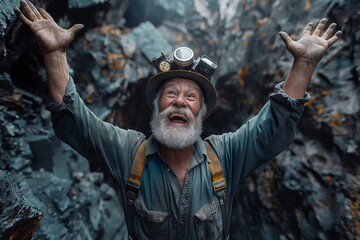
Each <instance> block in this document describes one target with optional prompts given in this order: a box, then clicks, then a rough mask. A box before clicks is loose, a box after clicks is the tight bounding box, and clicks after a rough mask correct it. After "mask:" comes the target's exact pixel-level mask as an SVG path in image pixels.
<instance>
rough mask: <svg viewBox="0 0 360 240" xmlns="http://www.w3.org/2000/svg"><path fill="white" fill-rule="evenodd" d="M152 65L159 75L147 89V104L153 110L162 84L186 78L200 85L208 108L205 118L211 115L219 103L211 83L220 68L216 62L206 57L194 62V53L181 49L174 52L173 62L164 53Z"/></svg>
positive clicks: (151, 81)
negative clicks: (174, 79)
mask: <svg viewBox="0 0 360 240" xmlns="http://www.w3.org/2000/svg"><path fill="white" fill-rule="evenodd" d="M152 63H153V64H154V66H155V68H156V70H157V73H156V74H155V75H154V76H152V77H151V78H150V79H149V81H148V83H147V85H146V89H145V94H146V102H147V104H148V105H149V106H150V108H151V110H154V106H153V101H154V98H155V97H156V94H157V93H158V91H159V89H160V86H161V84H162V83H164V82H165V81H166V80H170V79H173V78H184V79H190V80H193V81H194V82H196V83H197V84H199V86H200V88H201V90H202V92H203V95H204V99H205V103H206V106H207V112H206V116H205V118H207V117H208V116H209V115H210V114H211V112H212V111H213V110H214V108H215V105H216V101H217V94H216V90H215V87H214V84H213V83H212V81H211V80H212V75H213V74H214V72H215V70H216V69H217V67H218V65H217V63H216V62H214V61H213V60H212V59H210V58H209V57H207V56H205V55H203V56H202V57H199V58H197V59H196V60H194V52H193V51H192V50H191V49H190V48H187V47H179V48H177V49H176V50H175V51H174V55H173V60H172V61H170V60H169V59H168V58H167V56H166V55H165V54H164V53H163V52H162V53H161V56H160V57H158V58H153V60H152Z"/></svg>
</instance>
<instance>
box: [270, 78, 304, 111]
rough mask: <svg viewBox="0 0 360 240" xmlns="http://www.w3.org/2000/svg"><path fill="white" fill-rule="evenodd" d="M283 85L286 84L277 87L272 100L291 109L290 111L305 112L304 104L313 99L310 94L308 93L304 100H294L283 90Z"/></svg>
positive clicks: (271, 97)
mask: <svg viewBox="0 0 360 240" xmlns="http://www.w3.org/2000/svg"><path fill="white" fill-rule="evenodd" d="M283 85H284V82H281V83H278V84H276V85H275V87H274V92H273V93H272V94H271V95H270V99H272V100H273V101H277V102H279V103H281V104H282V105H283V106H285V107H287V108H289V110H295V111H297V112H302V111H303V110H304V104H305V103H306V102H308V101H310V99H311V96H310V94H309V93H307V92H306V93H305V96H304V97H303V98H292V97H289V95H287V94H286V92H284V90H283V89H282V87H283Z"/></svg>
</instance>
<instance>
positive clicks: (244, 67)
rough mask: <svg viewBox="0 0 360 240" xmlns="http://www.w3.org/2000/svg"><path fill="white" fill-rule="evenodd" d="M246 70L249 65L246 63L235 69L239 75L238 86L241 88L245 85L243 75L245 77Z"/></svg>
mask: <svg viewBox="0 0 360 240" xmlns="http://www.w3.org/2000/svg"><path fill="white" fill-rule="evenodd" d="M248 70H249V67H248V66H247V65H245V66H243V67H242V68H239V69H238V70H237V75H238V77H239V83H240V87H242V88H243V87H244V86H245V83H246V80H245V77H246V75H247V73H248Z"/></svg>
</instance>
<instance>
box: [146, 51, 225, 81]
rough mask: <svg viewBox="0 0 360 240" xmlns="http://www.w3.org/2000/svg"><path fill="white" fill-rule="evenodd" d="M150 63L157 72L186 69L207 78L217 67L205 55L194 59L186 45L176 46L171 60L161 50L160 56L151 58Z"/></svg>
mask: <svg viewBox="0 0 360 240" xmlns="http://www.w3.org/2000/svg"><path fill="white" fill-rule="evenodd" d="M152 63H153V64H154V66H155V68H156V70H157V72H158V73H160V72H167V71H171V70H188V71H193V72H197V73H199V74H201V75H203V76H204V77H206V78H207V79H209V80H210V79H211V77H212V75H213V74H214V72H215V70H216V69H217V67H218V65H217V63H216V62H215V61H213V60H212V59H211V58H209V57H208V56H205V55H203V56H202V57H198V58H197V59H196V60H194V52H193V51H192V50H191V49H190V48H188V47H179V48H177V49H176V50H175V51H174V54H173V60H172V61H170V60H169V59H168V58H167V57H166V55H165V54H164V53H163V52H161V56H160V57H158V58H153V60H152Z"/></svg>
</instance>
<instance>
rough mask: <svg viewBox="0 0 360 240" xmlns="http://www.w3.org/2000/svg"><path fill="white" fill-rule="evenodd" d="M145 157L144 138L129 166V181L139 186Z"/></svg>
mask: <svg viewBox="0 0 360 240" xmlns="http://www.w3.org/2000/svg"><path fill="white" fill-rule="evenodd" d="M145 159H146V140H145V141H143V142H142V143H141V145H140V147H139V148H138V150H137V152H136V156H135V158H134V161H133V163H132V166H131V170H130V176H129V181H130V182H132V183H135V184H136V185H139V186H140V182H141V175H142V172H143V169H144V166H145Z"/></svg>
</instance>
